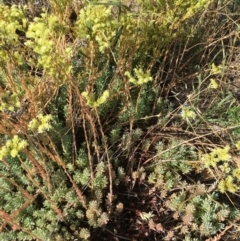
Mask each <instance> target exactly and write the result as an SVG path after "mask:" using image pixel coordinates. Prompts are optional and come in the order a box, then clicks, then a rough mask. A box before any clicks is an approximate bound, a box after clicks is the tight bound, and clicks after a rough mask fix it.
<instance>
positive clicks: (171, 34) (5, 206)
mask: <svg viewBox="0 0 240 241" xmlns="http://www.w3.org/2000/svg"><path fill="white" fill-rule="evenodd" d="M208 3H209V2H207V1H198V2H196V1H187V3H186V1H185V2H184V1H172V2H171V3H168V2H165V1H161V2H159V1H155V2H154V4H152V3H151V2H148V1H134V4H133V6H131V5H129V4H128V3H127V2H123V3H121V2H118V1H116V2H107V1H103V2H91V1H83V2H81V3H79V1H74V2H72V1H61V2H58V1H49V8H48V9H42V10H41V13H40V14H39V15H38V16H34V17H29V15H28V14H29V12H28V11H27V8H28V7H27V6H11V7H7V6H5V5H3V4H1V5H0V6H1V8H0V11H1V13H2V15H1V16H2V17H1V19H0V26H2V27H3V28H2V29H5V31H3V30H0V31H1V36H2V37H1V39H0V44H1V50H0V61H1V64H2V65H1V69H0V77H1V82H0V84H1V91H0V92H1V94H0V97H1V100H2V101H1V106H0V111H1V113H0V115H1V117H3V118H2V119H1V121H0V136H1V149H0V157H1V162H0V192H1V197H2V198H1V200H0V219H1V220H0V230H1V232H0V239H1V240H74V239H80V240H91V239H95V238H96V233H97V232H98V231H99V230H100V233H101V234H100V238H102V239H104V238H106V239H109V240H112V239H114V238H116V237H115V236H119V237H117V238H119V239H121V237H126V236H128V237H129V239H131V238H135V239H139V240H140V239H141V238H142V237H146V238H147V239H150V240H151V239H153V237H155V238H156V239H159V240H161V239H162V238H163V237H164V235H165V236H168V237H170V236H171V235H177V232H179V229H178V227H179V224H180V227H181V235H180V236H181V238H182V239H183V238H184V235H185V234H186V233H188V230H192V231H193V234H192V235H191V238H195V237H198V236H199V235H202V236H209V235H214V234H216V233H217V232H218V231H219V230H221V229H222V228H223V227H224V225H225V224H226V223H227V222H228V219H229V220H230V221H231V220H233V218H232V216H234V212H233V211H232V210H230V208H229V207H227V206H225V205H222V206H221V205H219V204H218V197H217V195H215V194H213V193H211V191H210V190H208V188H207V187H206V185H205V184H204V183H203V184H200V183H194V182H191V181H189V180H191V179H192V176H191V175H193V173H194V171H195V169H194V167H193V165H191V161H193V160H196V159H197V150H196V149H195V148H194V147H192V146H190V145H181V142H179V140H178V139H177V138H171V140H169V139H164V138H162V139H163V141H160V142H158V141H156V140H155V137H154V138H153V136H152V135H153V133H161V132H164V131H166V130H167V128H168V127H169V123H170V122H171V121H172V118H173V119H174V116H173V115H172V113H173V112H172V107H171V104H170V103H169V101H168V100H164V99H163V96H162V93H163V92H162V91H163V90H162V89H163V86H162V80H161V78H165V77H161V73H160V72H161V71H162V70H159V68H160V67H159V66H160V65H161V64H160V63H162V62H163V61H164V59H165V54H166V53H167V52H169V50H170V49H168V46H171V45H172V44H173V45H174V44H176V43H178V41H179V39H181V40H184V39H188V34H189V33H191V34H194V33H195V31H196V30H195V29H194V28H191V27H192V25H191V21H194V16H195V14H197V13H199V12H201V11H204V9H205V8H206V7H207V4H208ZM73 9H74V10H75V12H72V10H73ZM192 17H193V18H192ZM19 31H20V33H19ZM192 36H193V35H192ZM177 38H178V39H177ZM8 47H9V48H8ZM167 65H170V63H168V64H167ZM169 68H170V67H169ZM160 69H161V68H160ZM163 72H164V73H165V71H163ZM26 103H28V104H26ZM20 110H21V111H20ZM188 111H189V110H188ZM20 112H21V114H19V113H20ZM185 116H186V117H187V118H192V117H193V114H192V115H189V114H185ZM168 121H169V122H168ZM173 121H175V120H173ZM178 121H179V120H178ZM177 124H179V122H177V123H176V126H177ZM180 124H181V123H180ZM165 134H166V136H167V135H168V132H167V131H166V133H165ZM156 136H157V135H156ZM157 138H158V137H156V139H157ZM156 143H158V144H156ZM221 161H224V160H221ZM219 163H220V161H219ZM219 163H218V162H217V164H219ZM223 168H226V169H227V168H228V167H223ZM194 174H195V173H194ZM231 176H232V177H233V178H235V177H236V176H237V171H234V172H233V174H232V175H231ZM187 177H189V179H188V178H187ZM224 178H225V179H226V180H227V181H228V183H230V182H231V180H230V178H228V177H227V176H225V177H224ZM227 178H228V179H227ZM225 179H223V180H225ZM234 181H235V179H234V180H233V181H232V182H234ZM201 188H202V190H201ZM212 188H213V189H214V186H212ZM214 190H215V189H214ZM194 193H200V194H199V195H196V196H194ZM214 205H215V206H214ZM209 206H211V207H212V206H214V208H212V209H211V213H210V214H209ZM164 212H165V213H170V215H171V216H170V219H168V218H166V216H165V214H164ZM188 215H189V216H188ZM235 216H236V215H235ZM126 220H128V221H129V229H125V228H124V229H123V227H126V226H125V225H126V224H124V223H126V222H125V221H126ZM162 220H164V221H162ZM167 220H171V222H172V223H173V226H171V225H169V222H168V221H167ZM175 224H176V225H175ZM170 226H171V227H170ZM173 227H174V228H175V229H174V228H173ZM198 228H199V229H198ZM171 229H173V230H174V231H173V230H171ZM126 230H127V231H126ZM132 230H139V234H133V233H134V232H132ZM198 230H200V231H198ZM126 232H127V234H126ZM167 232H169V233H167ZM144 235H145V236H144ZM146 235H147V236H146ZM128 237H127V238H128Z"/></svg>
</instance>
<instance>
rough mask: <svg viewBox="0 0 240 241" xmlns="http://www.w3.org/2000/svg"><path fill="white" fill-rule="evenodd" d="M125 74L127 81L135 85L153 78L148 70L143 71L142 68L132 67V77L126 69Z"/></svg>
mask: <svg viewBox="0 0 240 241" xmlns="http://www.w3.org/2000/svg"><path fill="white" fill-rule="evenodd" d="M125 75H126V76H127V77H128V78H129V82H131V83H133V84H135V85H143V84H146V83H148V82H150V81H152V80H153V78H152V77H151V75H150V71H147V72H146V73H145V72H144V71H143V69H142V68H139V69H137V68H135V69H134V77H133V76H132V75H131V74H130V73H129V72H128V71H126V72H125Z"/></svg>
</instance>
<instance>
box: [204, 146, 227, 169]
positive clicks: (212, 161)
mask: <svg viewBox="0 0 240 241" xmlns="http://www.w3.org/2000/svg"><path fill="white" fill-rule="evenodd" d="M229 150H230V147H229V146H225V147H224V148H216V149H214V150H213V151H212V152H210V153H209V154H205V155H204V156H203V158H202V159H203V162H204V164H205V166H206V167H211V166H212V167H215V166H216V165H217V163H218V162H220V161H230V160H231V156H230V154H229Z"/></svg>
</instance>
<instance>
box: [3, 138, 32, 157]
mask: <svg viewBox="0 0 240 241" xmlns="http://www.w3.org/2000/svg"><path fill="white" fill-rule="evenodd" d="M27 145H28V143H27V141H25V140H22V139H21V138H19V136H18V135H15V136H14V137H13V139H12V140H8V141H7V142H6V144H5V146H3V147H2V148H1V150H0V160H2V159H3V158H4V157H6V156H9V155H10V156H11V157H13V158H14V157H16V156H17V155H18V153H19V152H20V151H21V150H23V149H24V148H25V147H26V146H27Z"/></svg>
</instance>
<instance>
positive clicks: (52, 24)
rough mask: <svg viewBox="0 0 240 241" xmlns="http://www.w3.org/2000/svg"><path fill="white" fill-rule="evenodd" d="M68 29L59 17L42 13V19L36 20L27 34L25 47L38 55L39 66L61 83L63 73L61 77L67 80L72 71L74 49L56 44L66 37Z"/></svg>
mask: <svg viewBox="0 0 240 241" xmlns="http://www.w3.org/2000/svg"><path fill="white" fill-rule="evenodd" d="M67 28H68V27H67V25H66V24H65V23H62V22H60V21H59V19H58V17H57V16H55V15H48V14H46V13H42V14H41V18H38V17H36V18H34V22H32V23H31V24H30V26H29V28H28V31H27V33H26V36H27V37H28V38H29V40H28V41H26V43H25V45H26V46H28V47H30V48H32V49H33V51H34V52H35V53H37V54H38V65H39V66H42V67H43V68H44V70H45V71H47V72H48V73H49V75H50V76H52V77H53V78H55V80H57V81H59V82H62V80H61V78H60V75H61V73H62V75H61V77H63V76H65V78H67V75H68V74H69V73H70V72H71V70H72V65H71V57H72V55H73V51H72V48H71V47H70V46H65V45H64V46H62V47H61V45H60V44H59V45H57V44H56V43H57V42H58V39H60V38H61V37H62V36H64V34H65V32H66V30H67Z"/></svg>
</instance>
